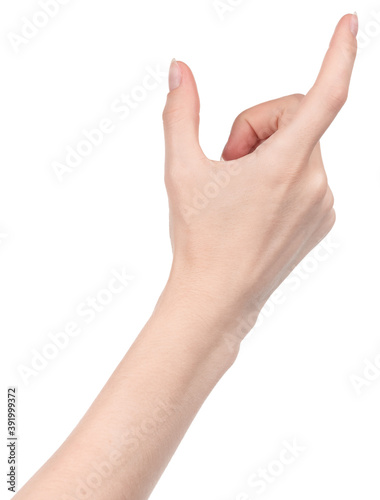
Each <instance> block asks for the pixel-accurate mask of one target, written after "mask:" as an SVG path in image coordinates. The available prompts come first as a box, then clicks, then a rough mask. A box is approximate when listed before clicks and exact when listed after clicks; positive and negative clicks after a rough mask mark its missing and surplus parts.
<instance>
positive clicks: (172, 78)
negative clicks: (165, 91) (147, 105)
mask: <svg viewBox="0 0 380 500" xmlns="http://www.w3.org/2000/svg"><path fill="white" fill-rule="evenodd" d="M181 81H182V74H181V70H180V67H179V64H178V63H177V61H176V60H175V59H173V60H172V63H171V65H170V70H169V90H170V92H171V91H172V90H175V89H176V88H178V87H179V86H180V85H181Z"/></svg>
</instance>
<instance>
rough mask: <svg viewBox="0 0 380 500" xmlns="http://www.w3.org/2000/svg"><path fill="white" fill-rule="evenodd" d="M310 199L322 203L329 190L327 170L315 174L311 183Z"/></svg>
mask: <svg viewBox="0 0 380 500" xmlns="http://www.w3.org/2000/svg"><path fill="white" fill-rule="evenodd" d="M310 191H311V192H310V200H311V202H312V203H313V204H315V203H321V202H322V201H323V200H324V199H325V197H326V193H327V191H328V182H327V176H326V174H325V172H318V173H316V174H314V176H313V178H312V180H311V183H310Z"/></svg>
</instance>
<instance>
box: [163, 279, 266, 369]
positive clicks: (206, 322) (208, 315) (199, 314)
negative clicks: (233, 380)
mask: <svg viewBox="0 0 380 500" xmlns="http://www.w3.org/2000/svg"><path fill="white" fill-rule="evenodd" d="M247 304H248V305H247ZM260 309H261V306H258V305H257V304H256V303H255V302H254V301H253V300H252V299H251V300H248V298H247V300H245V299H244V298H241V297H238V296H237V293H235V291H234V290H233V288H232V287H231V285H229V286H228V285H227V284H222V283H220V282H219V283H218V284H216V282H210V281H208V280H204V279H196V277H195V276H191V277H190V276H189V275H188V274H187V273H181V274H175V275H174V274H173V273H172V274H171V275H170V278H169V280H168V283H167V285H166V286H165V288H164V290H163V292H162V294H161V296H160V298H159V301H158V303H157V306H156V308H155V312H154V315H155V316H156V317H157V316H158V315H159V316H161V317H166V318H168V317H170V321H173V320H174V321H175V322H176V323H177V324H179V323H180V324H181V328H182V327H184V330H185V331H184V335H185V336H191V337H192V338H193V339H194V340H196V339H198V340H199V341H200V342H201V343H202V345H203V346H204V347H205V349H208V350H210V351H211V350H212V351H214V352H218V353H219V354H220V356H221V357H222V358H223V357H224V358H225V360H226V362H227V364H228V363H230V364H232V363H233V361H234V360H235V359H236V356H237V354H238V352H239V348H240V343H241V341H242V340H243V338H244V337H245V336H246V335H247V334H248V333H249V331H250V330H251V329H252V328H253V326H254V325H255V323H256V320H257V317H258V314H259V312H260Z"/></svg>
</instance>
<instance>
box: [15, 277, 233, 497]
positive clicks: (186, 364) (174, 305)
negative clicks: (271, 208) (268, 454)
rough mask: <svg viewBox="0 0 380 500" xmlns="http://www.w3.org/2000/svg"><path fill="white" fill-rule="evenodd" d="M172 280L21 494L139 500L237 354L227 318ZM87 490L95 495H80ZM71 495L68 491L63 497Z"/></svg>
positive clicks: (148, 490)
mask: <svg viewBox="0 0 380 500" xmlns="http://www.w3.org/2000/svg"><path fill="white" fill-rule="evenodd" d="M192 295H193V297H190V294H189V295H186V293H181V292H180V291H179V290H178V288H176V287H172V286H171V285H168V286H167V287H166V289H165V290H164V292H163V294H162V296H161V297H160V300H159V302H158V304H157V307H156V309H155V311H154V313H153V314H152V317H151V318H150V320H149V321H148V323H147V324H146V326H145V327H144V329H143V330H142V332H141V333H140V335H139V336H138V338H137V339H136V341H135V342H134V344H133V346H132V347H131V349H130V350H129V352H128V353H127V354H126V356H125V357H124V359H123V360H122V361H121V363H120V364H119V366H118V367H117V369H116V370H115V372H114V373H113V375H112V376H111V378H110V379H109V381H108V382H107V384H106V386H105V387H104V388H103V390H102V391H101V393H100V394H99V396H98V398H97V399H96V400H95V402H94V403H93V405H92V406H91V408H90V409H89V411H88V412H87V414H86V415H85V416H84V418H83V419H82V421H81V422H80V423H79V425H78V426H77V427H76V429H75V430H74V431H73V433H72V434H71V435H70V437H69V438H68V439H67V440H66V442H65V443H64V444H63V445H62V446H61V448H60V449H59V450H58V451H57V452H56V454H55V455H54V456H53V457H52V458H51V459H50V460H49V461H48V462H47V463H46V464H45V465H44V467H43V468H42V469H41V470H40V471H39V472H38V473H37V474H36V475H35V476H34V477H33V478H32V480H31V481H30V482H29V483H28V484H27V485H26V486H25V487H24V488H23V489H22V490H21V491H20V492H19V494H18V495H16V497H15V498H16V499H17V500H23V499H26V498H28V500H31V499H33V500H34V499H36V500H45V499H46V500H48V499H49V500H51V499H52V498H55V499H59V500H61V499H62V500H63V499H65V500H74V499H75V500H77V499H78V500H79V499H81V498H91V499H96V500H103V499H104V500H105V499H107V500H125V499H127V498H128V499H129V498H130V499H134V500H142V499H145V498H147V497H148V496H149V494H150V492H151V491H152V489H153V487H154V485H155V484H156V482H157V481H158V479H159V477H160V475H161V474H162V472H163V471H164V469H165V467H166V465H167V463H168V462H169V460H170V458H171V456H172V455H173V453H174V451H175V449H176V448H177V446H178V444H179V443H180V441H181V439H182V437H183V435H184V434H185V432H186V430H187V429H188V427H189V425H190V423H191V422H192V420H193V418H194V416H195V415H196V413H197V411H198V410H199V408H200V407H201V405H202V403H203V402H204V400H205V399H206V397H207V396H208V394H209V393H210V391H211V390H212V388H213V387H214V386H215V384H216V383H217V382H218V380H219V379H220V378H221V377H222V375H223V374H224V373H225V372H226V371H227V370H228V368H229V367H230V366H231V364H232V363H233V361H234V360H235V358H236V355H237V349H238V342H236V344H233V343H232V344H231V342H230V340H229V337H227V338H226V336H225V335H226V334H227V333H228V330H229V328H230V325H229V320H228V319H227V316H226V319H224V317H222V316H223V313H222V312H219V311H218V310H217V306H216V305H215V304H213V303H210V304H209V309H210V311H209V313H208V314H203V312H204V311H205V307H204V302H205V300H206V298H205V297H204V296H202V294H199V296H198V298H197V299H195V296H196V294H192ZM84 489H87V490H88V491H89V492H90V495H89V496H87V497H85V496H84V495H83V496H80V495H81V491H82V490H84ZM65 495H66V496H65Z"/></svg>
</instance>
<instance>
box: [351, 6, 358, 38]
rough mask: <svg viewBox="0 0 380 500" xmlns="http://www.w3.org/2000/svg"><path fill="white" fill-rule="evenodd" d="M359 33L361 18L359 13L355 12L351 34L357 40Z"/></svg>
mask: <svg viewBox="0 0 380 500" xmlns="http://www.w3.org/2000/svg"><path fill="white" fill-rule="evenodd" d="M358 31H359V18H358V14H357V12H354V13H353V15H352V19H351V32H352V34H353V35H354V37H355V38H356V37H357V35H358Z"/></svg>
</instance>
